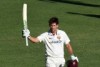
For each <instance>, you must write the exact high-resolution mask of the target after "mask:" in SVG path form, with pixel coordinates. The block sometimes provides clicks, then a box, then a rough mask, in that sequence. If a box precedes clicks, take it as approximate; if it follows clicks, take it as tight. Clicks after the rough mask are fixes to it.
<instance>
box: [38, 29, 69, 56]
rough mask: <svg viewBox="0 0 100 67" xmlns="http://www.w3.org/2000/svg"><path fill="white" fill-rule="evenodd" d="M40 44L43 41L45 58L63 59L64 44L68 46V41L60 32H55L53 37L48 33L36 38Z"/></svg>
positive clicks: (65, 35) (62, 32)
mask: <svg viewBox="0 0 100 67" xmlns="http://www.w3.org/2000/svg"><path fill="white" fill-rule="evenodd" d="M37 38H38V39H39V41H40V42H42V41H43V43H44V44H45V47H46V56H50V57H54V58H64V44H68V43H69V42H70V39H69V38H68V36H67V34H66V33H65V32H64V31H62V30H57V33H56V34H55V35H53V34H52V33H51V32H50V31H48V32H45V33H43V34H41V35H40V36H38V37H37Z"/></svg>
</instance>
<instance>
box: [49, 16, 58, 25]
mask: <svg viewBox="0 0 100 67" xmlns="http://www.w3.org/2000/svg"><path fill="white" fill-rule="evenodd" d="M52 23H56V24H59V21H58V18H57V17H52V18H50V20H49V25H51V24H52Z"/></svg>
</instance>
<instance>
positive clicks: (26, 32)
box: [22, 29, 30, 37]
mask: <svg viewBox="0 0 100 67" xmlns="http://www.w3.org/2000/svg"><path fill="white" fill-rule="evenodd" d="M22 33H23V34H22V35H23V37H29V36H30V31H29V30H28V29H26V30H23V31H22Z"/></svg>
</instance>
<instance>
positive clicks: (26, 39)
mask: <svg viewBox="0 0 100 67" xmlns="http://www.w3.org/2000/svg"><path fill="white" fill-rule="evenodd" d="M25 41H26V46H28V38H27V37H25Z"/></svg>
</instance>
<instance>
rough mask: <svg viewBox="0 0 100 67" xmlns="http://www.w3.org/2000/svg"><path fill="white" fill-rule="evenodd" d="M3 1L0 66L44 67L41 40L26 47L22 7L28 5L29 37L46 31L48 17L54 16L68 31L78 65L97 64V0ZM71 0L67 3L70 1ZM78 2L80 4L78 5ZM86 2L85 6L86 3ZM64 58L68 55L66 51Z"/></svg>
mask: <svg viewBox="0 0 100 67" xmlns="http://www.w3.org/2000/svg"><path fill="white" fill-rule="evenodd" d="M64 1H65V2H63V0H52V1H50V0H2V1H0V67H45V56H44V54H45V47H44V45H43V43H38V44H33V43H31V42H29V47H26V46H25V40H24V39H23V38H22V37H21V36H22V35H21V31H22V30H23V20H22V6H23V3H24V2H26V3H27V4H28V26H29V29H30V31H31V35H32V36H35V37H36V36H38V35H39V34H41V33H43V32H45V31H47V30H48V29H49V28H48V20H49V18H50V17H52V16H57V17H58V18H59V21H60V29H63V30H64V31H66V32H67V34H68V36H69V37H70V39H71V44H72V47H73V50H74V53H75V55H77V56H78V58H79V61H80V62H79V67H99V65H100V64H99V63H100V58H99V57H100V30H99V29H100V17H97V16H98V15H99V16H100V6H99V7H98V5H100V1H99V0H64ZM69 1H70V2H69ZM77 3H80V4H77ZM86 4H88V5H86ZM65 58H66V60H67V59H68V58H69V55H68V53H67V51H66V50H65Z"/></svg>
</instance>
